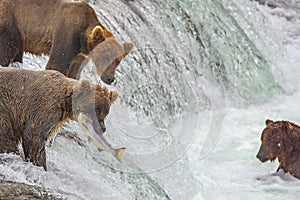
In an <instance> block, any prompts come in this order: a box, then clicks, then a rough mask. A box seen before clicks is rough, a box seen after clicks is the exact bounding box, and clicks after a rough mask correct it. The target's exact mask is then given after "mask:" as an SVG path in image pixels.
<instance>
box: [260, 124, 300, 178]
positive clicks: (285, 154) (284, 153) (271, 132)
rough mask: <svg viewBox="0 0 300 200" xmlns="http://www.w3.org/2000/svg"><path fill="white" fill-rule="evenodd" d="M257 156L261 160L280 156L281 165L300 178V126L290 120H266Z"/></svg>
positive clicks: (286, 170) (264, 160) (271, 159)
mask: <svg viewBox="0 0 300 200" xmlns="http://www.w3.org/2000/svg"><path fill="white" fill-rule="evenodd" d="M266 125H267V127H266V128H265V129H264V130H263V132H262V135H261V142H262V144H261V146H260V149H259V152H258V154H257V158H258V159H259V160H260V161H261V162H266V161H268V160H270V161H274V160H275V159H276V158H278V161H279V163H280V164H279V167H278V169H277V171H279V170H280V169H282V170H283V171H284V172H285V173H287V172H289V173H290V174H292V175H293V176H295V177H296V178H300V127H299V126H298V125H296V124H294V123H291V122H289V121H275V122H274V121H271V120H266Z"/></svg>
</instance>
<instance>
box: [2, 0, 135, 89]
mask: <svg viewBox="0 0 300 200" xmlns="http://www.w3.org/2000/svg"><path fill="white" fill-rule="evenodd" d="M0 36H1V37H0V65H2V66H8V65H9V64H10V63H12V62H15V61H17V62H20V63H22V58H23V52H29V53H32V54H35V55H42V54H45V55H49V61H48V63H47V66H46V69H52V70H57V71H60V72H62V73H63V74H64V75H68V74H72V75H73V77H70V76H71V75H69V77H70V78H75V77H74V76H75V75H74V74H76V76H78V75H77V74H80V70H81V68H80V66H81V65H82V61H83V59H82V58H83V56H85V57H87V56H88V55H89V53H90V52H91V51H92V50H93V49H94V48H95V47H96V46H97V45H98V44H101V43H102V42H104V41H106V43H105V45H104V44H103V45H102V46H101V47H100V48H98V49H97V50H96V52H95V53H94V54H93V56H92V57H91V58H92V60H93V61H94V63H95V65H96V67H97V71H98V72H102V73H101V74H98V75H99V76H100V77H101V79H102V80H103V81H104V82H105V83H107V84H111V83H112V82H113V81H114V70H115V68H116V67H117V66H118V64H119V63H120V61H121V60H122V59H123V58H124V57H125V56H126V55H127V54H128V53H129V52H130V51H131V50H132V48H133V46H134V45H133V43H132V42H127V43H124V44H123V45H121V44H119V43H118V42H117V41H116V40H115V37H114V35H113V34H112V33H111V32H110V31H109V30H107V29H106V28H105V27H104V26H103V25H102V24H101V23H100V22H99V20H98V19H97V16H96V14H95V11H94V10H93V9H92V8H91V7H90V6H89V5H88V4H87V3H85V2H67V1H64V0H47V1H46V0H1V1H0ZM108 39H109V41H108ZM101 48H103V49H101ZM112 50H113V51H114V52H113V55H110V52H111V51H112ZM103 53H104V54H105V55H106V56H102V55H101V54H103ZM99 56H100V57H101V58H102V59H99V58H98V57H99ZM76 70H79V71H76ZM106 70H109V71H110V72H111V73H108V72H107V73H105V71H106ZM103 74H105V75H103Z"/></svg>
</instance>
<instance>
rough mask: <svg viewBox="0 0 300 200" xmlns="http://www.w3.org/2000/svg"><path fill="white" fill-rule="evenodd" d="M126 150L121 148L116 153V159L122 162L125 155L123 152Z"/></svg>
mask: <svg viewBox="0 0 300 200" xmlns="http://www.w3.org/2000/svg"><path fill="white" fill-rule="evenodd" d="M125 149H126V148H124V147H123V148H120V149H118V150H117V152H116V154H115V157H116V158H117V160H118V161H119V162H121V160H120V158H121V154H122V153H123V151H124V150H125Z"/></svg>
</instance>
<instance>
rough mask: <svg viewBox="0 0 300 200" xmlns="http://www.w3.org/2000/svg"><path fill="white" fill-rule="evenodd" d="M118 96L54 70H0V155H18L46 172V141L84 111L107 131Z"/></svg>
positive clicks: (96, 125) (100, 128)
mask: <svg viewBox="0 0 300 200" xmlns="http://www.w3.org/2000/svg"><path fill="white" fill-rule="evenodd" d="M117 96H118V94H117V93H116V92H109V91H108V90H107V89H104V88H101V87H100V86H99V85H94V84H92V83H91V82H90V81H87V80H82V81H78V80H74V79H71V78H67V77H65V76H64V75H63V74H61V73H60V72H57V71H53V70H45V71H31V70H25V69H17V68H10V67H0V153H4V152H7V153H9V152H17V151H18V144H21V145H22V147H23V150H24V155H25V159H26V160H27V161H31V162H33V163H34V164H35V165H38V166H43V167H44V168H45V169H46V154H45V142H46V140H47V139H48V137H49V136H51V135H52V133H54V132H55V131H56V130H57V129H58V128H59V127H60V126H61V125H62V124H63V123H64V122H66V121H68V120H74V119H76V118H77V115H78V114H79V113H80V112H82V113H83V114H85V115H87V116H89V118H90V119H91V120H92V121H93V122H94V123H93V124H94V126H95V127H94V128H95V130H96V131H97V132H98V133H99V134H102V133H103V132H105V130H106V128H105V125H104V119H105V117H106V116H107V114H108V113H109V109H110V105H111V104H112V103H113V102H114V101H115V100H116V98H117Z"/></svg>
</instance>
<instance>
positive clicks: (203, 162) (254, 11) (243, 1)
mask: <svg viewBox="0 0 300 200" xmlns="http://www.w3.org/2000/svg"><path fill="white" fill-rule="evenodd" d="M260 3H262V4H259V3H258V2H257V1H250V0H239V1H238V0H221V1H218V0H196V1H195V0H185V1H180V0H164V1H162V0H150V1H146V0H134V1H128V0H107V1H103V2H102V1H101V3H100V2H98V1H95V5H93V7H94V8H95V10H96V12H97V14H98V16H99V19H100V21H101V22H103V24H105V26H107V27H108V28H109V29H111V30H112V32H113V33H114V34H115V35H116V37H117V38H118V40H119V41H120V42H124V41H129V40H131V41H134V42H135V45H136V47H135V49H134V51H133V52H131V53H130V55H128V57H126V58H125V59H124V61H122V63H121V65H120V67H119V70H118V72H117V80H118V83H117V86H116V87H117V90H118V91H119V93H120V98H119V100H118V101H117V102H116V103H115V104H114V105H112V107H111V113H110V114H109V116H108V118H107V121H106V126H107V132H106V133H105V137H106V138H107V140H109V142H110V143H111V144H112V145H113V146H114V147H126V150H125V152H124V155H123V156H122V158H121V160H122V162H121V163H120V162H118V161H116V159H115V158H114V157H113V156H111V155H110V154H109V153H106V152H101V153H100V152H98V151H97V149H96V148H95V146H94V145H93V144H92V143H89V141H87V139H86V137H85V136H84V135H83V134H82V131H81V130H80V128H79V126H78V125H77V124H76V123H75V122H73V123H70V124H67V125H65V126H64V128H63V130H64V131H68V132H71V133H72V134H75V135H77V136H78V137H80V138H81V139H82V143H84V145H83V146H82V145H78V143H77V142H75V141H73V140H70V139H67V138H65V137H62V136H58V137H57V139H56V141H55V142H54V144H53V145H52V146H48V147H47V159H48V162H47V165H48V171H47V172H45V171H44V170H43V169H41V168H39V167H35V166H33V165H31V164H30V163H26V162H23V161H22V159H21V158H20V157H18V156H16V155H11V154H2V155H0V163H1V165H0V175H1V178H4V179H6V180H12V181H16V182H22V183H27V184H32V185H37V186H41V187H43V188H45V189H47V190H49V191H51V192H52V193H54V194H56V195H59V196H61V197H62V198H65V199H95V200H98V199H174V200H175V199H176V200H177V199H178V200H182V199H199V200H202V199H205V200H206V199H207V200H215V199H230V200H235V199H237V200H240V199H249V200H250V199H295V200H296V199H298V198H299V196H300V189H299V184H300V182H299V180H296V179H295V178H293V177H292V176H291V175H289V174H283V173H282V172H279V173H275V171H276V168H277V165H278V163H277V162H274V163H264V164H261V163H260V162H259V161H258V160H257V159H256V158H255V155H256V153H257V151H258V148H259V145H260V134H261V131H262V129H263V128H264V121H265V120H266V119H267V118H270V119H273V120H281V119H287V120H291V121H293V122H296V123H297V122H298V123H300V115H299V113H300V112H299V110H300V109H299V106H298V105H297V103H298V102H299V100H300V92H299V88H300V87H299V86H300V82H299V79H298V76H299V72H298V71H297V70H298V68H299V66H300V14H299V13H300V10H299V8H300V2H299V1H297V0H294V1H280V0H272V1H271V0H270V1H268V5H269V6H266V5H264V1H260ZM46 62H47V58H46V57H35V56H32V55H28V54H26V55H25V58H24V65H23V66H22V67H24V68H31V69H44V66H45V63H46ZM297 67H298V68H297ZM83 76H84V77H86V78H90V79H91V80H93V81H96V80H95V79H96V78H95V76H94V74H93V66H92V64H91V63H90V64H89V66H88V68H87V69H85V70H84V74H83ZM84 77H83V78H84Z"/></svg>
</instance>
